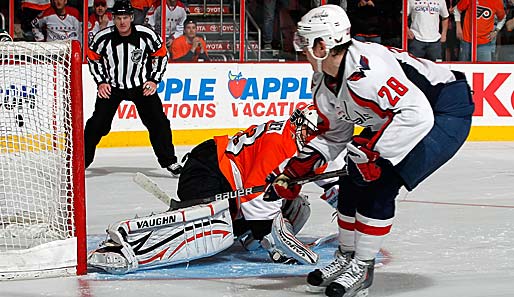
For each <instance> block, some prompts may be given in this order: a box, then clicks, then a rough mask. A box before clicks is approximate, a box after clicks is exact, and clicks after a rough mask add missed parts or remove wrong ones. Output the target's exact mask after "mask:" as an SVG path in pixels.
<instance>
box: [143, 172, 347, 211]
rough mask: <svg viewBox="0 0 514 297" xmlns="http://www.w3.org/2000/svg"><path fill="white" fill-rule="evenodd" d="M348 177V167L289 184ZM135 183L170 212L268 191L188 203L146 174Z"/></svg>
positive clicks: (256, 189) (257, 189) (261, 189)
mask: <svg viewBox="0 0 514 297" xmlns="http://www.w3.org/2000/svg"><path fill="white" fill-rule="evenodd" d="M344 175H348V171H347V169H346V167H344V168H343V169H339V170H334V171H329V172H324V173H321V174H317V175H313V176H306V177H300V178H297V179H292V180H291V181H290V182H289V184H291V185H303V184H306V183H310V182H314V181H318V180H323V179H327V178H332V177H338V176H344ZM133 179H134V182H135V183H136V184H137V185H139V186H140V187H141V188H142V189H143V190H145V191H147V192H149V193H150V194H152V195H154V196H155V197H157V199H159V200H160V201H162V202H163V203H164V204H166V205H168V206H169V207H170V209H169V210H174V209H179V208H185V207H189V206H193V205H198V204H204V203H209V202H212V201H216V200H221V199H232V198H236V197H240V196H246V195H250V194H254V193H261V192H264V190H265V189H266V185H261V186H255V187H251V188H244V189H239V190H235V191H229V192H224V193H219V194H216V195H214V196H209V197H205V198H199V199H192V200H186V201H180V200H179V199H178V198H175V197H171V196H170V195H168V194H167V193H166V192H164V191H163V190H162V189H161V188H160V187H159V186H158V185H157V184H156V183H155V182H153V181H152V180H151V179H150V178H149V177H148V176H146V175H145V174H143V173H141V172H138V173H136V175H135V176H134V178H133Z"/></svg>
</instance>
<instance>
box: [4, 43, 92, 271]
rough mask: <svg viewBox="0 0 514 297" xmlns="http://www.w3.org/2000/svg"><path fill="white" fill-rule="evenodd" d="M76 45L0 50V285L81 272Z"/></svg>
mask: <svg viewBox="0 0 514 297" xmlns="http://www.w3.org/2000/svg"><path fill="white" fill-rule="evenodd" d="M82 108H83V107H82V54H81V49H80V44H79V42H78V41H58V42H38V43H36V42H0V279H18V278H35V277H38V278H40V277H53V276H64V275H77V274H78V275H80V274H85V273H86V271H87V266H86V249H87V247H86V219H85V218H86V209H85V185H84V184H85V182H84V181H85V174H84V143H83V112H82Z"/></svg>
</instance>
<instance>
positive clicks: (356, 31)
mask: <svg viewBox="0 0 514 297" xmlns="http://www.w3.org/2000/svg"><path fill="white" fill-rule="evenodd" d="M382 5H383V3H382V0H374V1H372V0H352V1H349V3H348V16H350V21H351V22H352V24H353V25H352V36H353V38H355V39H357V40H359V41H367V42H375V43H382V37H381V31H382V30H383V24H382V19H381V10H380V7H381V6H382Z"/></svg>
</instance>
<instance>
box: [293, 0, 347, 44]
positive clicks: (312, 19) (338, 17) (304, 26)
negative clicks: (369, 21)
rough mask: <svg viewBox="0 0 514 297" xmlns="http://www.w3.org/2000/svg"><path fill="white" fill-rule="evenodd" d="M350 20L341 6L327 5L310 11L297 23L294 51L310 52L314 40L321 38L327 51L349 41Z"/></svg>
mask: <svg viewBox="0 0 514 297" xmlns="http://www.w3.org/2000/svg"><path fill="white" fill-rule="evenodd" d="M350 28H351V24H350V20H349V19H348V16H347V15H346V12H345V11H344V9H343V8H341V6H338V5H333V4H327V5H322V6H318V7H316V8H313V9H311V10H310V11H309V12H308V13H307V14H305V15H304V16H303V17H302V19H301V20H300V21H299V22H298V29H297V31H296V33H295V38H294V46H295V50H297V51H303V50H304V49H305V48H307V49H308V50H312V48H313V47H314V41H315V40H316V38H321V39H323V41H324V42H325V44H326V46H327V51H328V50H330V49H332V48H333V47H335V46H337V45H340V44H344V43H346V42H348V41H350V40H351V36H350Z"/></svg>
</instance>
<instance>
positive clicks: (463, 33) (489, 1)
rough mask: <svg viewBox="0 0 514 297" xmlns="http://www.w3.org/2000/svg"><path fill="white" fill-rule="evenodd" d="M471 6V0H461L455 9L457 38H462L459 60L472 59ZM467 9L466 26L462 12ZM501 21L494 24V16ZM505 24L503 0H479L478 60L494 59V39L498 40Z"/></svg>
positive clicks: (477, 23)
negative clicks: (462, 18) (462, 19)
mask: <svg viewBox="0 0 514 297" xmlns="http://www.w3.org/2000/svg"><path fill="white" fill-rule="evenodd" d="M470 7H471V4H470V1H469V0H461V1H460V2H459V3H458V4H457V7H456V9H455V10H454V15H455V23H456V25H457V38H458V39H459V40H461V43H460V55H459V60H461V61H471V21H472V19H473V18H472V17H471V12H469V11H468V9H469V8H470ZM464 11H466V12H467V13H466V14H465V16H464V26H462V25H461V13H462V12H464ZM495 16H496V17H497V18H498V20H499V22H498V23H497V24H496V26H495V25H494V17H495ZM504 24H505V9H504V8H503V2H502V0H478V3H477V16H476V25H477V60H478V61H492V52H493V48H494V46H495V45H494V43H493V41H495V40H496V36H497V35H498V32H499V31H500V30H501V29H502V27H503V25H504Z"/></svg>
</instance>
